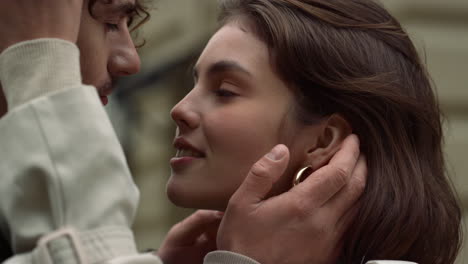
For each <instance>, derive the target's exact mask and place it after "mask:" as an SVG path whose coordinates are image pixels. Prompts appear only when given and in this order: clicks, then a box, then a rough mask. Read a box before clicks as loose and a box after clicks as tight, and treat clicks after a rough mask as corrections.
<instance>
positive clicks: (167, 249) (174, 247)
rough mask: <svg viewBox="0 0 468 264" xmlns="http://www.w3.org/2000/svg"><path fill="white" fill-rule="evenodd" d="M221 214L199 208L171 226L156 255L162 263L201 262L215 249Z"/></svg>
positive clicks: (194, 263)
mask: <svg viewBox="0 0 468 264" xmlns="http://www.w3.org/2000/svg"><path fill="white" fill-rule="evenodd" d="M221 219H222V214H221V213H220V212H216V211H208V210H199V211H197V212H195V213H194V214H192V215H191V216H189V217H187V218H186V219H185V220H184V221H182V222H180V223H178V224H176V225H175V226H173V227H172V228H171V230H170V231H169V233H168V234H167V236H166V238H165V239H164V241H163V243H162V245H161V248H159V250H158V252H157V255H158V256H159V257H160V258H161V259H162V260H163V262H164V264H178V263H180V264H182V263H193V264H196V263H200V264H201V263H203V258H204V257H205V255H206V254H208V253H209V252H211V251H213V250H216V234H217V231H218V227H219V224H220V222H221Z"/></svg>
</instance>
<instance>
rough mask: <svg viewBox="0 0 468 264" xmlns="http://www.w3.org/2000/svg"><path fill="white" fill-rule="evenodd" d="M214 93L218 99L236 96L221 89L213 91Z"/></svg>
mask: <svg viewBox="0 0 468 264" xmlns="http://www.w3.org/2000/svg"><path fill="white" fill-rule="evenodd" d="M215 93H216V96H219V97H234V96H237V94H236V93H234V92H231V91H229V90H225V89H222V88H220V89H217V90H216V91H215Z"/></svg>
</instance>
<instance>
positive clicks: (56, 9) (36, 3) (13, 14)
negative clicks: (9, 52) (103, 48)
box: [0, 0, 83, 53]
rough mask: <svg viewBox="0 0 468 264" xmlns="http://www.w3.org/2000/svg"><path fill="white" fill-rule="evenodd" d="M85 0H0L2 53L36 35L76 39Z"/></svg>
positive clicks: (36, 36)
mask: <svg viewBox="0 0 468 264" xmlns="http://www.w3.org/2000/svg"><path fill="white" fill-rule="evenodd" d="M82 7H83V0H1V1H0V36H1V37H0V53H1V52H3V51H4V50H5V49H6V48H8V47H9V46H11V45H14V44H16V43H18V42H21V41H25V40H32V39H37V38H59V39H64V40H68V41H71V42H76V40H77V39H78V32H79V28H80V20H81V10H82Z"/></svg>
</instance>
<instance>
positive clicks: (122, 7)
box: [110, 1, 137, 16]
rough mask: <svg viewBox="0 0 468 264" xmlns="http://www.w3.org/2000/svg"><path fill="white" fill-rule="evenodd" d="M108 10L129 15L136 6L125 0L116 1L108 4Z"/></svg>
mask: <svg viewBox="0 0 468 264" xmlns="http://www.w3.org/2000/svg"><path fill="white" fill-rule="evenodd" d="M110 10H111V12H112V13H114V14H121V15H126V16H131V15H133V14H135V12H136V10H137V8H136V4H135V3H132V2H129V1H125V2H118V3H114V2H113V3H112V4H111V6H110Z"/></svg>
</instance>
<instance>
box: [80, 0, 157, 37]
mask: <svg viewBox="0 0 468 264" xmlns="http://www.w3.org/2000/svg"><path fill="white" fill-rule="evenodd" d="M97 1H106V3H108V4H111V3H112V1H113V0H89V3H88V11H89V13H90V14H91V16H93V17H94V15H93V6H94V4H95V3H96V2H97ZM150 17H151V15H150V13H149V12H148V8H147V7H146V6H145V5H144V4H143V3H142V0H135V12H134V13H133V14H131V16H130V19H129V21H128V23H127V24H128V26H129V27H130V32H133V31H135V30H136V29H138V28H139V27H140V26H141V25H143V24H144V23H146V22H147V21H148V20H149V19H150ZM135 19H138V23H137V24H136V25H133V22H135Z"/></svg>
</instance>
